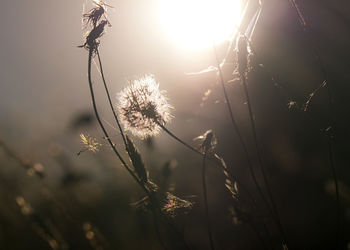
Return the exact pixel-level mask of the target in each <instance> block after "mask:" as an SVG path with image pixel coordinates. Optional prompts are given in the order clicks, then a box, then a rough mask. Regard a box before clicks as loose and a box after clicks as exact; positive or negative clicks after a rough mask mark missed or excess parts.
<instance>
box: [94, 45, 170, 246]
mask: <svg viewBox="0 0 350 250" xmlns="http://www.w3.org/2000/svg"><path fill="white" fill-rule="evenodd" d="M93 51H94V48H93V47H92V48H90V49H89V59H88V81H89V88H90V94H91V100H92V106H93V109H94V113H95V116H96V119H97V121H98V123H99V125H100V127H101V129H102V131H103V133H104V135H105V137H106V139H107V141H108V142H109V144H110V146H111V148H112V149H113V152H114V153H115V154H116V155H117V157H118V158H119V160H120V161H121V163H122V165H123V166H124V167H125V169H126V170H127V171H128V172H129V174H130V175H131V176H132V177H133V178H134V180H135V181H136V182H137V183H138V184H139V185H140V187H141V188H142V189H143V190H144V191H145V193H146V194H147V196H148V197H151V195H152V194H150V192H149V190H148V189H147V188H146V186H145V185H144V184H143V183H142V181H141V180H140V179H139V178H138V177H137V176H136V174H135V173H134V172H133V170H132V169H131V168H130V167H129V166H128V165H127V164H126V162H125V160H124V159H123V158H122V156H121V155H120V153H119V152H118V150H117V148H116V147H115V145H114V143H113V142H112V140H111V139H110V137H109V135H108V132H107V130H106V129H105V127H104V125H103V123H102V121H101V118H100V116H99V113H98V110H97V105H96V100H95V94H94V89H93V86H92V80H91V61H92V55H93ZM101 68H102V67H101ZM101 75H102V70H101ZM104 83H105V81H104ZM105 87H106V91H108V88H107V85H105ZM108 96H109V92H108ZM109 100H110V98H109ZM110 103H111V102H110ZM112 108H113V106H112ZM115 118H116V119H117V116H115ZM120 128H121V127H120ZM123 138H124V137H123ZM124 140H125V138H124ZM126 145H127V144H126V141H125V147H126ZM127 151H128V150H127ZM128 153H129V151H128ZM152 215H153V223H154V227H155V230H156V234H157V238H158V241H159V242H160V245H161V246H162V247H163V248H164V249H165V250H166V249H167V248H166V247H165V244H164V242H163V240H162V238H161V236H160V233H159V232H160V230H159V226H158V223H157V219H156V213H155V210H154V208H153V209H152Z"/></svg>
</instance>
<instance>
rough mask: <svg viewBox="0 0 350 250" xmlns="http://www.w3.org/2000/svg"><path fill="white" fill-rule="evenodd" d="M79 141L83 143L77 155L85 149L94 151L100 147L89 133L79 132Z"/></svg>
mask: <svg viewBox="0 0 350 250" xmlns="http://www.w3.org/2000/svg"><path fill="white" fill-rule="evenodd" d="M80 141H81V144H83V148H82V149H81V150H80V151H79V152H78V155H80V154H81V153H82V152H85V151H91V152H93V153H96V152H98V151H99V150H100V147H101V146H102V145H101V144H100V143H99V142H98V141H97V140H96V138H94V137H91V136H89V135H84V134H80Z"/></svg>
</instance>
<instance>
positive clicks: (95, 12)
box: [83, 1, 106, 28]
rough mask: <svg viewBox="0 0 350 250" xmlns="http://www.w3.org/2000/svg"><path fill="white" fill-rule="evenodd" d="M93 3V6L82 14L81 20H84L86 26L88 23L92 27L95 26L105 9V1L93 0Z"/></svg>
mask: <svg viewBox="0 0 350 250" xmlns="http://www.w3.org/2000/svg"><path fill="white" fill-rule="evenodd" d="M93 3H94V4H95V7H94V8H92V9H91V10H90V11H89V12H87V13H85V14H84V15H83V22H85V24H86V26H87V25H88V24H90V25H91V27H92V28H94V27H96V25H97V23H98V21H99V20H100V19H101V17H102V16H103V15H104V14H105V11H106V10H105V3H104V2H103V1H99V2H96V1H94V2H93Z"/></svg>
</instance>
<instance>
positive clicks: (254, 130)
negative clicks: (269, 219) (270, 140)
mask: <svg viewBox="0 0 350 250" xmlns="http://www.w3.org/2000/svg"><path fill="white" fill-rule="evenodd" d="M241 79H242V84H243V88H244V93H245V96H246V100H247V105H248V112H249V119H250V124H251V129H252V134H253V139H254V145H255V149H256V153H257V156H258V161H259V166H260V170H261V173H262V176H263V180H264V184H265V186H266V189H267V192H268V194H269V197H270V201H271V204H272V209H273V212H274V214H275V216H274V217H275V218H276V223H277V226H278V227H279V230H280V232H281V234H282V237H283V241H284V244H287V240H286V235H285V233H284V230H283V227H282V223H281V220H280V216H279V214H278V210H277V206H276V203H275V200H274V198H273V194H272V191H271V188H270V184H269V181H268V179H267V175H266V172H265V167H264V165H263V162H262V157H261V153H260V149H259V145H258V137H257V134H256V126H255V121H254V115H253V110H252V107H251V102H250V98H249V92H248V88H247V84H246V79H245V76H244V75H243V74H241Z"/></svg>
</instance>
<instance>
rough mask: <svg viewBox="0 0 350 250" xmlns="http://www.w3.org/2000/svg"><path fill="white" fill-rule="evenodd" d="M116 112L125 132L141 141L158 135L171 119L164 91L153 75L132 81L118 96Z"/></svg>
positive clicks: (170, 107) (169, 107) (169, 106)
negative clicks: (162, 126) (127, 131)
mask: <svg viewBox="0 0 350 250" xmlns="http://www.w3.org/2000/svg"><path fill="white" fill-rule="evenodd" d="M118 99H119V105H118V111H119V113H120V119H121V121H122V123H123V125H124V128H125V129H126V130H129V131H130V132H131V133H132V134H133V135H136V136H138V137H140V138H141V139H145V138H148V137H150V136H155V135H157V134H159V132H160V129H161V127H160V126H159V125H165V124H166V123H168V122H169V121H170V120H171V119H172V117H173V116H172V115H171V114H170V110H171V109H172V108H173V107H172V106H171V105H170V104H169V103H168V98H167V97H166V96H165V92H164V91H160V90H159V84H158V83H157V82H156V80H155V79H154V76H153V75H145V76H143V77H141V78H140V79H137V80H134V81H133V82H132V83H131V84H130V85H128V86H127V87H126V88H124V89H123V90H122V91H121V92H120V93H119V94H118Z"/></svg>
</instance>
